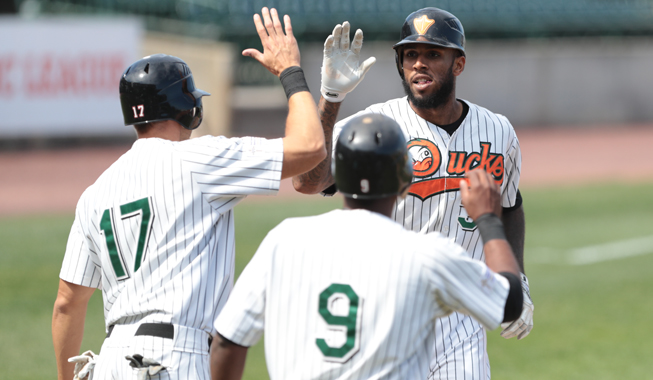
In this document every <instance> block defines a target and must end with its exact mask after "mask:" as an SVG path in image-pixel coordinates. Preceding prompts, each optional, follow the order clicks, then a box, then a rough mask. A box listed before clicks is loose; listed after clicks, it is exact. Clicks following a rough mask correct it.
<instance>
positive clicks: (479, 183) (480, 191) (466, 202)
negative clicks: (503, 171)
mask: <svg viewBox="0 0 653 380" xmlns="http://www.w3.org/2000/svg"><path fill="white" fill-rule="evenodd" d="M465 177H467V179H466V180H462V181H460V196H461V198H462V203H463V206H465V210H466V211H467V215H469V217H470V218H472V219H473V220H475V219H477V218H478V217H479V216H481V215H483V214H487V213H492V214H495V215H496V216H499V217H500V216H501V192H500V189H499V185H497V184H496V182H494V178H492V175H490V174H489V173H488V172H486V171H485V170H482V169H475V170H471V171H468V172H467V173H466V174H465Z"/></svg>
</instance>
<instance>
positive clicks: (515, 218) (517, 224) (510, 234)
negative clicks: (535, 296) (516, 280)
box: [501, 205, 526, 273]
mask: <svg viewBox="0 0 653 380" xmlns="http://www.w3.org/2000/svg"><path fill="white" fill-rule="evenodd" d="M501 221H502V222H503V227H504V229H505V231H506V238H507V239H508V243H510V247H511V248H512V252H513V253H514V254H515V259H516V260H517V264H519V269H520V270H521V272H522V273H526V272H525V271H524V239H525V236H526V221H525V217H524V206H523V205H521V206H519V207H518V208H517V209H515V210H512V211H508V212H506V211H505V210H504V211H503V215H502V216H501Z"/></svg>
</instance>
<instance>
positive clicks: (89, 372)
mask: <svg viewBox="0 0 653 380" xmlns="http://www.w3.org/2000/svg"><path fill="white" fill-rule="evenodd" d="M97 359H98V355H95V354H94V353H93V351H86V352H84V353H83V354H81V355H79V356H73V357H72V358H70V359H68V362H69V363H75V369H74V370H73V374H74V375H75V376H74V377H73V380H81V379H86V376H88V378H87V380H91V379H93V370H94V369H95V363H96V361H97Z"/></svg>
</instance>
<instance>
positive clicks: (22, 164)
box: [0, 124, 653, 217]
mask: <svg viewBox="0 0 653 380" xmlns="http://www.w3.org/2000/svg"><path fill="white" fill-rule="evenodd" d="M517 134H518V136H519V140H520V144H521V148H522V156H523V163H522V177H521V185H520V187H522V188H530V187H542V186H546V187H549V186H571V185H577V184H582V183H592V182H606V181H610V180H612V181H627V182H642V181H651V180H653V158H652V157H651V156H650V155H649V154H650V153H649V151H648V150H649V149H651V146H653V124H646V125H634V126H615V127H612V128H589V127H587V128H577V127H576V128H553V129H551V128H549V129H524V130H519V129H518V130H517ZM128 149H129V146H121V147H111V148H83V149H71V150H60V151H28V152H12V153H0V217H1V216H9V215H19V214H36V213H58V212H66V213H72V212H74V210H75V205H76V203H77V200H78V199H79V196H80V195H81V194H82V192H83V191H84V189H85V188H86V187H87V186H89V185H90V184H92V183H93V182H94V181H95V179H96V178H97V177H98V176H99V175H100V174H101V173H102V172H103V171H104V170H105V169H106V168H107V167H109V165H111V163H113V161H115V160H116V159H117V158H118V157H120V155H121V154H123V153H124V152H126V151H127V150H128ZM280 196H283V197H290V196H297V193H295V192H294V190H293V189H292V185H291V183H290V181H289V180H284V181H283V182H282V188H281V191H280ZM257 199H258V198H257Z"/></svg>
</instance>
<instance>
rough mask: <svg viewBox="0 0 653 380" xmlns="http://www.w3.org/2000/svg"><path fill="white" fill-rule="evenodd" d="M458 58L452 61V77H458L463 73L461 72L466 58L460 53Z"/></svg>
mask: <svg viewBox="0 0 653 380" xmlns="http://www.w3.org/2000/svg"><path fill="white" fill-rule="evenodd" d="M458 54H460V55H459V56H458V57H456V58H454V60H453V68H452V70H451V71H452V72H453V75H455V76H458V75H460V74H462V73H463V70H465V63H466V62H467V60H466V57H465V56H464V55H463V54H462V53H458Z"/></svg>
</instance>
